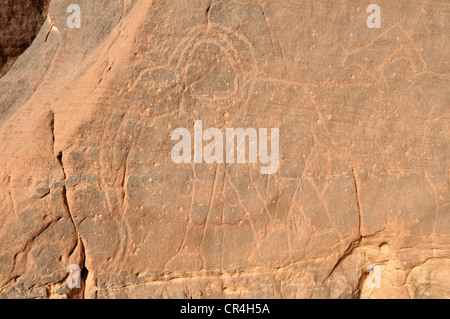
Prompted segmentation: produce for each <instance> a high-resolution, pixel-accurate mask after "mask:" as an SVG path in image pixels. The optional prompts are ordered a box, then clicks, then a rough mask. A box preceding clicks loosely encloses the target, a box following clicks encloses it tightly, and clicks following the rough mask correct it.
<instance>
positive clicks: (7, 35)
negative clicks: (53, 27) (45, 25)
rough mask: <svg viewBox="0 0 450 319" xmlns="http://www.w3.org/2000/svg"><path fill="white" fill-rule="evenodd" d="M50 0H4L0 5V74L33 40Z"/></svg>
mask: <svg viewBox="0 0 450 319" xmlns="http://www.w3.org/2000/svg"><path fill="white" fill-rule="evenodd" d="M48 2H49V0H31V1H16V0H4V1H3V2H2V6H1V7H0V17H1V19H0V29H1V30H2V31H1V32H0V75H3V74H4V73H6V71H7V70H8V69H9V67H10V66H11V65H12V64H13V63H14V61H15V60H16V59H17V58H18V57H19V55H20V54H22V53H23V52H24V51H25V49H26V48H28V47H29V46H30V44H31V43H32V42H33V40H34V38H35V36H36V34H37V33H38V32H39V29H40V27H41V25H42V22H43V21H44V19H45V16H46V12H47V8H48Z"/></svg>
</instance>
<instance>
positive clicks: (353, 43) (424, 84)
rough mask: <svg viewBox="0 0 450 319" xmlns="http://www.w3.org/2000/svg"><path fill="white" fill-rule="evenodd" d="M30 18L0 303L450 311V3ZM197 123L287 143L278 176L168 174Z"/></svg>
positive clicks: (9, 147) (0, 167)
mask: <svg viewBox="0 0 450 319" xmlns="http://www.w3.org/2000/svg"><path fill="white" fill-rule="evenodd" d="M74 2H75V3H77V4H78V5H79V6H80V8H81V17H82V20H81V21H82V26H81V28H79V29H77V28H74V29H69V28H68V27H67V25H66V19H67V17H68V15H69V13H67V12H66V9H67V6H68V5H69V4H71V3H74ZM13 3H25V1H8V5H12V4H13ZM27 3H30V2H29V1H28V2H27ZM32 3H36V4H38V5H37V7H36V8H37V9H36V10H37V12H39V10H41V12H42V14H43V15H44V16H45V15H46V19H45V20H41V19H39V14H38V15H34V17H35V18H24V19H23V20H21V19H18V18H17V17H18V15H17V14H14V15H12V16H13V17H15V18H14V19H13V20H11V21H8V22H7V23H6V25H7V26H9V29H8V28H6V29H5V28H3V27H2V31H1V37H0V41H1V45H2V51H1V52H2V53H1V55H2V59H3V62H2V65H4V67H5V68H6V66H7V69H9V71H8V72H7V73H6V74H5V75H3V76H2V77H1V78H0V107H1V108H0V136H1V137H0V225H1V226H0V297H1V298H208V297H216V298H449V297H450V196H449V195H450V194H449V185H450V152H449V141H450V135H449V115H450V113H449V110H450V96H449V91H448V87H449V80H450V64H449V61H450V59H449V54H450V41H449V33H448V29H449V16H450V4H449V3H448V2H447V1H440V0H426V1H407V0H401V1H387V0H378V1H377V4H378V5H379V6H380V7H381V8H382V11H381V12H382V26H381V28H380V29H369V28H368V27H367V26H366V19H367V17H368V15H369V14H368V13H367V12H366V6H367V3H366V1H320V2H319V1H312V0H311V1H308V0H305V1H300V0H295V1H292V0H290V1H287V0H280V1H266V0H260V1H251V0H241V1H210V0H190V1H172V0H164V1H163V0H153V1H136V0H121V1H119V0H114V1H111V0H97V1H88V0H76V1H75V0H71V1H66V0H58V1H56V0H53V1H50V4H49V6H48V8H47V6H46V4H45V1H41V2H39V1H35V2H32ZM22 8H25V7H22ZM2 10H3V9H2ZM5 10H6V9H5ZM33 10H34V9H33ZM1 12H2V17H3V11H1ZM30 15H33V13H30ZM13 21H20V25H21V26H22V27H23V28H24V30H25V29H26V30H27V33H26V34H25V33H23V32H21V33H20V35H18V34H17V32H16V33H14V34H12V33H11V32H10V31H8V30H12V29H11V24H10V23H13ZM22 22H23V23H22ZM2 23H3V24H4V23H5V21H4V20H2ZM14 23H15V22H14ZM4 30H7V31H4ZM34 30H40V31H39V33H38V34H37V36H36V38H35V39H34V41H33V43H32V45H31V46H30V47H29V48H28V49H27V50H26V51H25V52H24V53H23V54H22V55H21V56H20V57H19V59H17V60H16V61H15V63H14V65H13V66H12V67H11V68H9V66H10V65H11V63H12V60H11V59H13V58H14V57H15V56H16V55H17V54H18V53H17V52H18V51H17V50H14V48H16V47H20V48H23V47H24V45H26V44H24V43H27V41H24V39H25V40H26V39H31V37H32V35H33V34H34ZM8 45H9V46H8ZM5 48H6V49H7V50H10V51H8V52H7V53H5V52H6V51H5ZM5 56H6V57H7V59H5V58H4V57H5ZM5 61H6V62H5ZM5 63H6V64H5ZM5 70H6V69H5ZM199 119H201V120H203V123H204V127H218V128H221V129H225V128H230V127H233V128H237V127H244V128H248V127H254V128H258V127H263V128H274V127H277V128H280V169H279V171H278V173H277V174H274V175H261V174H260V172H259V166H258V165H255V164H206V163H203V164H195V165H194V164H175V163H173V162H172V160H171V157H170V152H171V149H172V147H173V145H174V142H173V141H172V140H171V139H170V135H171V132H172V131H173V130H174V129H175V128H178V127H186V128H188V129H190V130H192V128H193V122H194V121H195V120H199ZM70 264H76V265H78V266H79V267H80V269H82V276H81V277H82V288H80V289H73V290H72V291H70V290H69V289H68V288H67V287H66V279H67V276H68V275H67V272H66V271H67V267H68V266H69V265H70ZM370 265H378V267H379V271H380V279H381V285H380V287H379V288H369V286H368V285H367V280H368V279H369V277H370V275H369V274H368V273H367V269H368V267H369V266H370Z"/></svg>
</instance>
